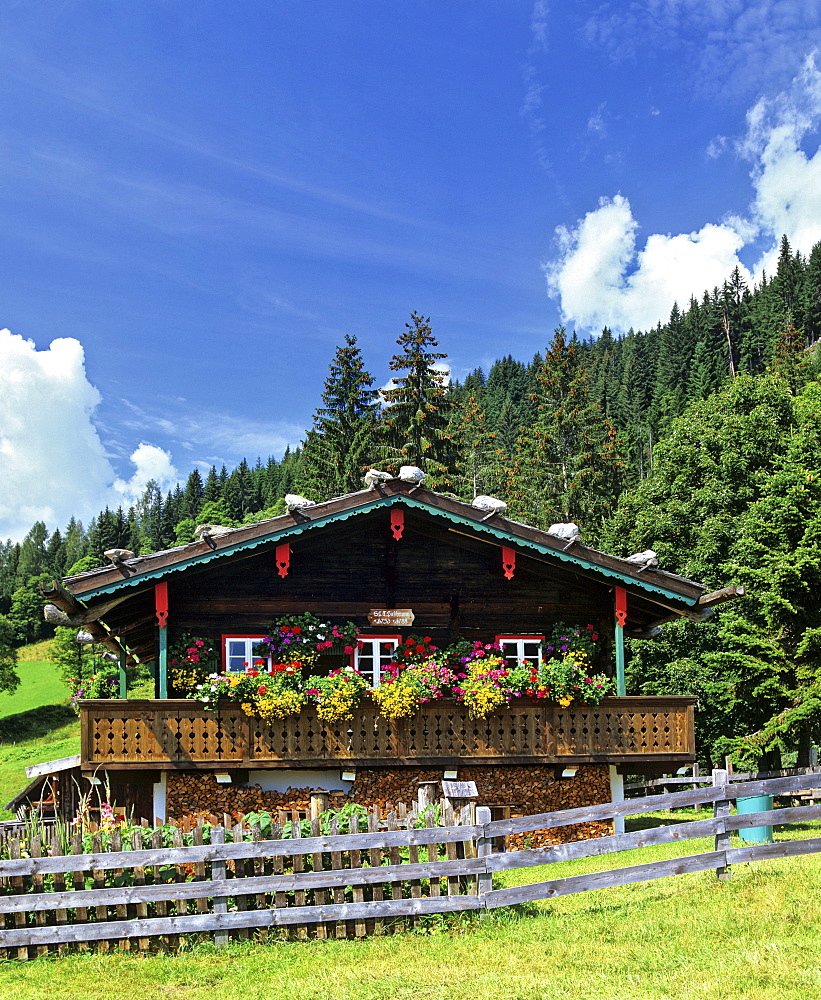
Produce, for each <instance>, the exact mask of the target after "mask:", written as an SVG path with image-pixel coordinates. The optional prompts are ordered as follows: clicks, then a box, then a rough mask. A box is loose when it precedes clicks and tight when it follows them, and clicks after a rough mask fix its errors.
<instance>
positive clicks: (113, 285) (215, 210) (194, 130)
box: [0, 0, 821, 537]
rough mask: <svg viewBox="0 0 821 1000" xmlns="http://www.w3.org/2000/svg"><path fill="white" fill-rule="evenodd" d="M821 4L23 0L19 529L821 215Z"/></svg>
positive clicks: (16, 70) (6, 515)
mask: <svg viewBox="0 0 821 1000" xmlns="http://www.w3.org/2000/svg"><path fill="white" fill-rule="evenodd" d="M819 46H821V7H819V5H818V4H817V3H816V2H811V0H803V2H799V0H780V2H778V0H752V2H747V3H744V2H740V0H701V2H697V3H694V2H692V0H691V2H685V0H644V2H625V0H622V2H621V3H618V4H616V3H600V2H584V0H581V2H575V3H561V4H560V3H559V2H557V0H554V2H549V0H544V2H542V0H537V2H535V3H534V2H533V0H527V2H519V0H495V2H489V0H488V2H479V0H471V2H468V0H450V2H444V3H443V2H442V0H431V2H426V0H391V2H390V3H384V2H381V0H369V2H364V0H309V2H302V3H294V2H293V0H209V2H205V3H203V2H200V0H188V2H173V0H164V2H160V0H153V2H152V0H141V2H140V3H138V4H126V3H122V2H120V0H109V2H102V0H96V2H92V0H63V2H56V0H55V2H48V0H46V2H43V3H38V4H32V3H27V2H13V0H5V2H0V141H2V149H3V152H2V156H1V157H0V238H2V243H3V248H4V253H3V263H2V267H0V293H1V294H0V328H3V327H5V328H8V330H9V331H10V333H7V334H0V485H2V489H1V490H0V537H7V536H12V537H19V536H20V535H21V534H22V533H25V531H26V530H27V528H28V527H29V526H30V525H31V523H32V522H33V521H34V520H35V519H39V518H43V519H45V520H46V521H47V522H48V523H49V526H50V527H54V526H56V525H58V524H60V525H62V524H63V523H64V522H65V520H66V518H67V517H68V516H69V514H71V513H76V514H78V515H79V516H81V517H83V518H86V519H87V518H88V517H89V516H90V515H91V514H92V513H94V511H95V510H97V509H99V508H100V507H101V506H102V505H103V504H105V503H110V504H113V505H116V504H117V503H119V502H122V503H125V504H128V503H129V502H132V501H133V499H134V497H135V496H137V495H138V494H139V492H140V490H141V488H142V486H143V485H144V483H145V481H146V479H147V478H149V477H154V478H157V479H159V480H160V482H161V483H162V484H163V485H164V486H167V485H168V484H169V483H171V482H173V481H174V480H175V478H176V475H177V474H180V475H181V476H182V477H183V478H184V477H185V476H187V474H188V472H189V471H190V469H191V468H192V467H193V466H194V465H195V464H198V465H199V466H200V467H202V468H207V467H208V466H209V465H210V464H212V463H216V464H217V465H218V466H219V465H220V464H222V463H223V462H224V463H226V464H227V465H228V466H229V467H230V466H231V465H233V464H235V463H236V462H237V461H238V460H239V459H240V458H242V457H243V456H245V457H247V458H248V459H249V460H251V461H253V460H255V459H256V457H257V456H258V455H260V456H262V458H263V459H265V458H266V457H267V456H268V455H269V454H271V453H273V454H276V455H277V456H279V455H281V453H282V451H283V449H284V447H285V445H286V444H289V443H290V444H291V445H294V444H296V443H298V441H299V439H300V436H301V432H302V431H303V429H304V428H305V427H306V426H307V424H308V423H309V421H310V417H311V414H312V412H313V410H314V409H315V407H316V406H317V405H318V402H319V393H320V391H321V388H322V384H323V381H324V379H325V376H326V373H327V368H328V364H329V362H330V360H331V358H332V356H333V353H334V350H335V347H336V346H337V344H339V343H340V342H341V341H342V338H343V336H344V335H345V334H346V333H353V334H355V335H356V336H357V338H358V340H359V343H360V345H361V347H362V349H363V352H364V354H365V358H366V362H367V364H368V366H369V368H370V370H371V371H372V372H373V374H374V376H375V378H376V379H377V381H378V383H380V384H381V383H383V382H385V381H386V380H387V378H388V375H389V372H388V360H389V358H390V356H391V354H392V353H393V351H394V348H395V343H394V342H395V340H396V337H397V336H398V335H399V333H400V332H401V331H402V329H403V324H404V322H405V321H406V319H407V318H408V316H409V314H410V312H411V311H412V310H417V311H419V312H422V313H423V314H425V315H429V316H430V317H431V324H432V327H433V330H434V332H435V334H436V335H437V336H438V338H439V341H440V344H441V347H442V349H443V350H445V351H446V352H447V353H448V355H449V358H450V364H451V366H452V370H453V373H454V375H455V376H456V377H463V376H464V374H465V373H466V372H468V371H469V370H471V369H472V368H474V367H476V366H479V365H482V366H485V367H487V366H488V365H489V364H491V363H492V361H493V360H494V359H496V358H498V357H501V356H502V355H504V354H507V353H512V354H513V355H514V356H515V357H517V358H520V359H522V360H529V359H530V358H531V357H532V356H533V354H534V353H535V352H536V351H538V350H542V349H543V348H544V346H545V345H546V343H547V342H548V340H549V339H550V336H551V333H552V330H553V328H554V327H555V326H556V325H557V324H559V323H560V322H564V323H566V324H567V325H568V327H570V328H575V329H577V330H579V332H580V333H585V334H587V333H591V332H592V333H598V332H599V331H600V330H601V326H602V325H603V324H604V323H608V324H609V325H611V326H612V327H613V328H614V329H616V330H624V329H627V328H628V327H629V326H630V325H634V326H636V327H647V326H650V325H653V324H655V322H656V321H658V320H664V319H665V318H666V316H667V315H668V314H669V310H670V307H671V305H672V303H673V301H674V300H675V299H678V300H679V301H680V302H685V303H686V301H687V300H688V299H689V296H690V294H691V293H695V294H700V293H701V292H702V291H703V289H704V288H705V287H707V286H713V285H715V284H720V282H721V281H722V280H723V278H724V277H726V276H727V274H728V273H729V271H730V270H731V269H732V267H733V266H734V265H735V264H739V265H740V266H742V267H743V268H744V269H746V271H747V273H748V274H749V275H750V276H751V278H753V277H755V276H757V275H759V274H760V272H761V269H762V268H766V267H768V266H770V265H771V261H772V252H773V249H774V248H775V247H776V246H777V243H778V240H779V238H780V235H781V233H782V232H787V234H788V236H789V237H790V239H791V241H792V242H793V244H794V245H795V246H796V247H798V248H800V249H802V250H803V251H805V252H806V251H808V250H809V249H810V248H811V246H812V245H813V243H814V242H816V241H818V240H819V239H821V154H819V131H820V126H821V72H819V68H818V67H821V56H819V57H818V59H817V61H816V57H815V55H814V53H815V50H816V49H817V48H818V47H819Z"/></svg>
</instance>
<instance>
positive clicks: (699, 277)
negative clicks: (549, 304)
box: [545, 56, 821, 330]
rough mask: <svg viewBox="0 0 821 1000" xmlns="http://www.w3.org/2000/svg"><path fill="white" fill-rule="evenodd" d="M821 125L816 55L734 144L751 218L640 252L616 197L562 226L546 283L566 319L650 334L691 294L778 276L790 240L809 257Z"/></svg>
mask: <svg viewBox="0 0 821 1000" xmlns="http://www.w3.org/2000/svg"><path fill="white" fill-rule="evenodd" d="M819 125H821V72H820V71H819V70H818V68H817V66H816V63H815V57H814V56H810V57H809V58H808V59H807V60H806V61H805V63H804V65H803V67H802V69H801V72H800V73H799V75H798V76H797V77H796V79H795V80H794V81H793V84H792V87H791V88H790V89H789V90H788V91H785V92H784V93H781V94H779V95H778V96H777V97H775V98H768V99H762V100H760V101H758V102H757V103H756V104H755V105H754V107H752V108H751V109H750V111H749V112H748V114H747V129H746V133H745V135H744V136H743V138H742V139H741V140H739V141H738V142H737V143H735V144H734V148H735V150H736V152H737V154H738V155H741V156H743V157H745V158H746V159H748V160H749V161H750V162H751V171H750V178H751V181H752V188H753V197H752V199H751V202H750V205H749V209H748V211H747V213H746V214H745V216H744V217H728V218H725V219H722V220H719V221H718V222H707V223H705V224H704V225H703V226H702V227H701V228H700V229H699V230H698V231H696V232H691V233H679V234H675V235H672V234H666V235H665V234H658V233H656V234H652V235H650V236H648V237H647V239H646V240H645V242H644V245H643V246H642V247H640V248H639V247H638V246H637V234H638V229H639V224H638V221H637V220H636V219H635V218H634V217H633V213H632V210H631V207H630V203H629V201H628V199H627V198H626V197H624V196H623V195H621V194H617V195H616V196H615V197H612V198H602V199H601V200H600V201H599V205H598V207H597V208H595V209H594V210H592V211H590V212H588V213H587V214H586V215H585V216H584V218H583V219H580V220H579V221H578V222H577V223H576V225H575V226H573V227H570V228H568V227H565V226H561V227H559V228H558V229H557V231H556V239H557V253H556V255H555V257H554V258H553V259H552V260H551V261H549V262H548V263H547V264H546V265H545V276H546V279H547V286H548V292H549V294H550V295H551V296H552V297H554V298H556V299H557V300H558V302H559V304H560V309H561V313H562V317H563V319H564V321H565V322H568V323H574V324H577V325H578V326H579V327H581V328H583V329H585V330H599V329H601V327H602V326H604V325H605V324H606V325H608V326H610V327H612V328H614V329H616V330H626V329H627V328H628V327H630V326H633V327H636V328H639V329H646V328H647V327H650V326H654V325H655V324H656V323H657V322H658V321H663V320H665V319H666V318H667V316H668V315H669V312H670V309H671V307H672V305H673V303H674V302H676V301H677V302H679V304H681V305H682V306H684V305H686V304H687V303H688V302H689V300H690V296H691V295H693V294H696V295H699V294H701V292H702V291H704V289H709V288H713V287H715V286H720V285H721V284H722V283H723V282H724V281H725V279H726V278H727V277H728V276H729V275H730V273H731V272H732V270H733V269H734V268H735V267H738V269H739V270H740V271H741V273H742V275H744V277H745V279H746V280H747V281H748V282H749V281H751V280H752V279H753V278H754V277H756V276H759V275H760V272H761V269H762V268H766V269H767V270H768V271H772V269H773V266H774V262H775V259H776V256H777V253H778V244H779V241H780V238H781V236H782V234H785V233H786V235H787V238H788V239H789V241H790V243H791V245H792V247H793V249H797V250H801V251H802V252H803V253H808V252H809V251H810V250H811V249H812V246H813V245H814V244H815V243H816V242H817V241H818V240H819V239H821V147H816V149H815V152H814V153H813V154H812V155H809V154H808V153H807V152H805V150H804V149H803V148H802V145H804V144H806V142H807V140H808V138H809V137H810V136H811V135H812V134H814V133H816V132H817V131H818V129H819ZM719 145H721V146H722V147H723V148H726V147H727V145H728V143H727V142H726V141H725V142H724V143H721V144H719ZM716 149H717V145H715V144H714V146H713V148H712V151H713V152H715V151H716ZM751 245H752V246H758V247H761V246H762V245H763V246H764V251H763V254H762V256H761V258H760V260H759V262H758V264H757V266H756V267H755V268H754V269H753V274H752V275H751V274H750V273H749V272H748V271H747V269H746V268H745V267H744V265H743V263H742V261H741V259H740V257H739V254H740V252H741V251H742V250H743V249H744V248H745V247H748V246H751Z"/></svg>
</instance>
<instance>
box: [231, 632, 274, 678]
mask: <svg viewBox="0 0 821 1000" xmlns="http://www.w3.org/2000/svg"><path fill="white" fill-rule="evenodd" d="M264 638H265V636H262V635H224V636H223V637H222V669H223V670H224V671H225V672H226V673H234V674H236V673H243V672H244V671H245V670H246V669H247V668H248V667H250V666H252V665H253V663H254V661H255V660H264V662H265V667H264V669H265V670H267V669H268V668H269V667H270V666H271V657H270V656H267V657H266V656H254V646H256V645H257V643H259V642H260V641H261V640H262V639H264Z"/></svg>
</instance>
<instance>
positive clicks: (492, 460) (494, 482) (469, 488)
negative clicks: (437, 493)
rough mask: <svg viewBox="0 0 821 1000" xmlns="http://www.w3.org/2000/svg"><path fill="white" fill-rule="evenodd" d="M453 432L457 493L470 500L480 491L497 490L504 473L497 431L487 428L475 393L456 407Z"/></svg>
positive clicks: (491, 492) (493, 491)
mask: <svg viewBox="0 0 821 1000" xmlns="http://www.w3.org/2000/svg"><path fill="white" fill-rule="evenodd" d="M451 434H452V438H453V440H454V441H455V442H456V444H457V445H458V454H459V457H458V458H457V460H456V474H455V477H454V478H455V481H456V493H457V495H458V496H459V497H461V498H462V499H463V500H467V501H468V502H470V501H471V500H473V499H474V498H475V497H477V496H478V495H479V494H480V493H490V494H492V495H493V494H498V492H499V491H500V488H501V482H502V479H503V475H504V467H503V464H502V452H501V449H500V447H499V444H498V441H497V436H498V435H497V434H496V432H495V431H492V430H490V429H489V428H488V425H487V420H486V419H485V414H484V412H483V410H482V408H481V406H480V405H479V401H478V399H477V398H476V396H475V395H474V394H473V393H471V394H470V395H469V396H468V397H467V399H466V401H465V403H464V406H463V407H462V408H461V409H460V410H458V411H457V415H456V419H455V421H454V426H453V429H452V431H451Z"/></svg>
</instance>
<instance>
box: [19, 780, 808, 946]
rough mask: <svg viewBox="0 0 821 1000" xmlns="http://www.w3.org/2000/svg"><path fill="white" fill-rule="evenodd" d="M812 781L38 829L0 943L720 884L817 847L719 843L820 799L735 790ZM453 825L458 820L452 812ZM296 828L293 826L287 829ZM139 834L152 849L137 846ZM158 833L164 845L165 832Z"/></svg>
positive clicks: (391, 920) (278, 925)
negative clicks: (522, 810)
mask: <svg viewBox="0 0 821 1000" xmlns="http://www.w3.org/2000/svg"><path fill="white" fill-rule="evenodd" d="M817 780H818V777H817V775H815V774H810V775H797V776H794V777H787V778H777V779H774V780H765V781H753V782H743V783H742V782H735V783H731V782H729V781H728V776H727V772H726V771H715V772H713V784H712V785H711V786H709V787H707V788H697V789H692V790H689V791H684V792H677V793H671V794H668V795H663V796H653V797H652V798H646V799H637V800H632V801H627V802H620V803H604V804H602V805H596V806H590V807H582V808H578V809H569V810H564V811H562V812H553V813H541V814H539V815H535V816H524V817H517V818H513V819H504V820H496V821H491V819H490V810H489V809H488V808H486V807H480V808H478V809H477V810H476V822H467V823H465V822H461V823H460V822H457V819H458V817H456V816H455V815H454V814H453V813H452V812H447V811H446V814H445V815H444V817H443V820H444V825H442V826H432V825H428V826H424V827H421V828H420V827H415V826H414V825H413V822H411V821H409V822H407V828H405V829H401V828H400V823H399V818H398V817H397V815H396V814H391V815H390V816H389V817H388V820H387V822H385V821H380V819H379V817H378V815H377V814H376V813H373V814H371V815H370V816H369V817H368V821H367V823H366V824H363V823H362V817H360V816H356V815H354V816H352V817H350V825H349V830H348V832H345V833H343V832H341V831H340V830H339V828H338V821H337V820H334V821H332V824H333V825H332V826H331V829H330V831H329V832H328V833H326V834H323V833H322V831H321V829H320V820H319V819H314V820H312V821H311V824H312V826H311V831H310V832H311V836H309V837H302V836H299V837H296V838H290V839H288V838H283V836H282V833H283V831H282V830H281V829H275V830H273V831H272V832H273V834H274V837H273V838H272V839H263V838H262V836H261V831H260V828H259V826H256V827H255V828H254V829H253V839H252V840H245V839H244V837H245V836H246V835H247V831H243V829H242V827H241V825H239V824H238V825H237V826H236V827H235V828H233V829H228V830H226V829H224V828H223V827H219V826H216V827H212V828H208V827H202V826H200V827H197V828H195V829H194V831H193V841H194V842H193V844H191V845H190V846H183V833H182V831H181V830H180V829H179V828H174V830H173V831H170V832H169V831H168V829H166V830H165V831H164V830H162V829H160V830H155V831H153V832H147V831H146V832H144V831H140V830H136V831H134V833H133V838H132V841H131V843H130V844H126V843H122V842H121V839H120V838H119V836H118V834H117V831H116V830H115V831H114V832H113V834H112V836H113V838H114V841H113V843H112V844H111V849H110V850H108V851H103V850H102V834H100V833H97V834H95V835H94V843H93V845H92V853H90V854H89V853H83V851H82V844H81V841H80V838H79V837H75V839H74V842H73V844H72V845H71V853H69V854H64V853H63V851H62V847H61V845H60V843H59V841H58V839H57V838H55V840H54V841H53V843H52V844H51V845H50V848H49V850H50V853H49V850H47V849H46V846H45V845H44V844H42V843H41V842H40V841H39V840H38V839H36V838H35V839H34V840H32V841H31V842H30V843H29V844H28V845H26V850H25V851H24V850H23V846H24V845H21V844H20V842H19V841H12V843H11V844H10V845H9V847H10V850H9V854H10V857H9V858H8V859H6V860H0V949H5V954H6V955H7V956H8V957H10V958H14V957H16V958H30V957H34V956H37V955H44V954H46V953H47V952H49V951H54V950H57V951H60V952H63V951H65V950H66V949H67V948H68V947H69V946H71V947H78V948H80V949H87V948H88V947H89V946H90V945H91V944H92V943H95V944H96V947H97V949H98V950H99V951H108V950H109V949H110V948H112V947H115V948H119V949H121V950H128V949H130V948H135V949H138V950H146V949H148V948H149V947H150V945H151V942H152V941H153V943H154V947H159V948H174V947H176V945H177V943H178V940H179V936H180V935H186V934H212V935H213V937H214V940H215V941H216V943H217V944H224V943H226V942H227V941H228V939H229V935H238V936H240V937H248V936H249V934H250V933H251V932H252V931H253V932H255V933H257V934H263V935H267V934H270V933H271V931H272V929H275V930H274V933H277V934H283V935H284V934H289V935H292V936H294V937H296V938H307V937H309V936H310V937H316V938H329V937H334V938H344V937H364V936H365V935H367V934H384V933H390V932H392V931H393V930H395V929H396V928H397V927H401V926H404V925H405V923H406V922H408V921H409V922H411V923H414V922H418V921H419V919H420V918H423V917H424V916H425V915H428V914H436V913H447V912H454V911H465V910H479V911H486V910H490V909H494V908H497V907H500V906H509V905H511V904H515V903H521V902H525V901H529V900H537V899H549V898H553V897H555V896H560V895H565V894H568V893H575V892H584V891H586V890H589V889H598V888H603V887H606V886H617V885H626V884H629V883H633V882H641V881H648V880H651V879H657V878H663V877H667V876H669V875H677V874H682V873H684V872H697V871H705V870H710V869H713V870H715V871H716V873H717V874H718V876H719V877H722V878H724V877H727V876H728V875H729V871H730V866H731V865H733V864H737V863H742V862H746V861H752V860H764V859H769V858H779V857H782V858H783V857H791V856H794V855H798V854H805V853H813V852H818V851H821V838H813V839H808V840H795V841H781V842H779V843H776V844H760V845H749V846H744V847H736V848H733V847H731V846H730V837H731V833H732V831H734V830H741V829H744V828H747V827H758V826H767V825H774V824H778V825H782V824H788V823H798V822H803V821H806V820H810V819H817V818H819V817H821V806H819V805H811V806H800V807H795V808H787V809H778V810H772V811H765V812H759V813H750V814H746V815H736V816H733V815H730V804H731V801H732V800H733V799H736V798H737V797H739V796H755V795H778V794H783V793H786V792H789V791H793V790H796V791H797V790H800V789H803V788H806V787H809V786H810V785H812V783H814V782H817ZM696 804H698V805H706V804H712V806H713V816H712V817H710V818H707V819H703V820H696V821H694V822H685V823H679V824H676V825H670V826H661V827H656V828H653V829H648V830H641V831H636V832H632V833H626V834H619V835H614V836H607V837H601V838H598V839H595V840H585V841H577V842H573V843H567V844H559V845H555V846H549V847H544V848H538V849H527V850H521V851H503V852H500V853H494V852H493V846H492V845H493V843H494V840H495V839H496V838H499V837H502V836H505V835H511V834H522V833H527V832H530V831H533V830H539V829H545V828H554V827H560V826H567V825H571V824H574V823H579V822H590V821H595V820H608V819H613V818H615V817H617V816H626V815H634V814H638V813H642V812H649V811H651V810H656V809H659V808H680V807H684V806H692V805H696ZM461 819H462V820H463V821H464V820H465V819H470V814H469V813H468V812H466V811H463V813H462V816H461ZM363 825H365V826H367V831H365V830H364V829H363V828H362V827H363ZM209 829H210V837H209V836H208V832H209ZM295 832H301V831H300V830H299V828H298V826H296V824H295ZM146 835H149V836H150V840H151V846H150V848H146V847H145V843H144V837H145V836H146ZM168 836H170V837H171V838H172V843H170V844H168V843H166V842H165V841H164V839H163V838H164V837H168ZM704 836H714V837H715V850H713V851H709V852H706V853H702V854H697V855H691V856H688V857H682V858H675V859H672V860H666V861H655V862H651V863H648V864H641V865H634V866H632V867H628V868H620V869H616V870H614V871H606V872H597V873H593V874H589V875H576V876H569V877H565V878H557V879H553V880H550V881H542V882H537V883H533V884H530V885H522V886H516V887H514V888H509V889H494V888H493V884H492V880H493V874H494V873H496V872H501V871H505V870H509V869H517V868H527V867H531V866H534V865H545V864H550V863H552V862H556V861H566V860H569V859H572V858H585V857H594V856H601V855H606V854H611V853H615V852H618V851H624V850H630V849H635V848H640V847H646V846H650V845H653V844H666V843H674V842H680V841H685V840H689V839H692V838H695V837H704ZM206 841H208V842H206ZM24 854H28V856H23V855H24ZM276 929H278V930H276ZM0 954H2V952H0Z"/></svg>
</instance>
